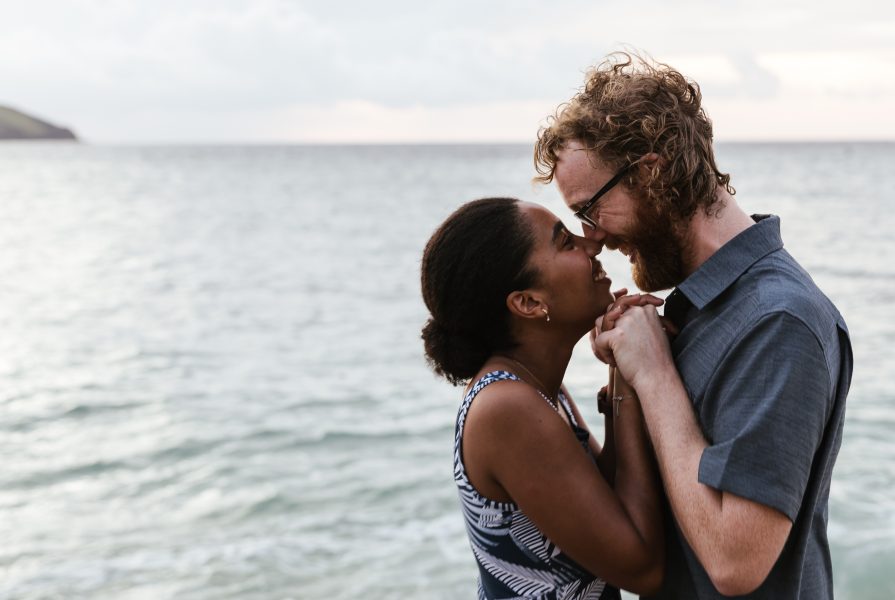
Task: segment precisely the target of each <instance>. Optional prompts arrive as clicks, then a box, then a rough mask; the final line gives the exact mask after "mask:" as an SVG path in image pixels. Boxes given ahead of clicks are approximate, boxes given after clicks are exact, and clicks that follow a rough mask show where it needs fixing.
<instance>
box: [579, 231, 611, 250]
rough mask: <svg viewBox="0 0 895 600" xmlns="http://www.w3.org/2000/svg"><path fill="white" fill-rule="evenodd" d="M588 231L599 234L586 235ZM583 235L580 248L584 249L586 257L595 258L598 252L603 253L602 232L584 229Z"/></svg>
mask: <svg viewBox="0 0 895 600" xmlns="http://www.w3.org/2000/svg"><path fill="white" fill-rule="evenodd" d="M588 230H590V231H593V232H595V233H596V232H599V235H598V236H594V235H588ZM584 233H585V235H584V237H582V238H581V246H582V247H583V248H584V250H585V252H587V255H588V256H596V255H597V254H599V253H600V252H602V251H603V238H604V237H605V235H604V234H603V232H602V231H599V230H594V229H590V228H589V227H585V232H584Z"/></svg>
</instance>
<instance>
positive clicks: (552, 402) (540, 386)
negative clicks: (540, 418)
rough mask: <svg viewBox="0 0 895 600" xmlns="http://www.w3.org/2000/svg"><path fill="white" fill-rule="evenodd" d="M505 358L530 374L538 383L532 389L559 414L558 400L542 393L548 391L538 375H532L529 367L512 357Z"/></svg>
mask: <svg viewBox="0 0 895 600" xmlns="http://www.w3.org/2000/svg"><path fill="white" fill-rule="evenodd" d="M504 358H506V359H507V360H509V361H511V362H512V363H513V364H515V365H518V366H519V367H520V368H521V369H522V370H523V371H525V372H526V373H527V374H528V376H529V377H531V378H532V379H534V381H535V383H537V385H532V386H531V387H533V388H534V389H535V391H536V392H537V393H539V394H540V395H541V397H542V398H543V399H544V400H546V401H547V402H548V404H550V406H552V407H553V410H555V411H556V412H557V413H558V412H559V402H557V401H556V400H554V399H553V398H551V397H550V396H548V395H547V394H546V393H545V392H543V391H542V390H546V389H547V386H545V385H544V384H543V383H541V380H540V379H538V377H537V375H535V374H534V373H532V372H531V369H529V368H528V367H526V366H525V365H523V364H522V363H521V362H519V361H518V360H516V359H515V358H513V357H512V356H505V357H504ZM529 385H531V384H529Z"/></svg>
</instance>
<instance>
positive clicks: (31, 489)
mask: <svg viewBox="0 0 895 600" xmlns="http://www.w3.org/2000/svg"><path fill="white" fill-rule="evenodd" d="M717 155H718V161H719V165H720V167H721V169H722V170H723V171H726V172H730V173H732V176H733V178H732V183H733V185H734V186H735V187H736V189H737V195H736V198H737V200H738V202H739V203H740V205H741V206H743V207H744V208H745V209H746V210H748V211H749V212H754V213H775V214H778V215H780V216H781V219H782V227H783V235H784V240H785V243H786V246H787V248H788V249H789V251H790V252H791V253H792V254H793V255H794V256H795V257H796V258H797V259H798V260H799V261H800V262H801V263H802V264H803V265H804V266H805V267H806V268H807V270H808V271H809V272H810V273H811V274H812V276H813V277H814V278H815V280H816V281H817V283H818V284H819V285H820V287H821V288H822V289H823V290H824V291H825V292H826V293H827V295H828V296H829V297H830V298H831V299H832V300H833V301H834V302H835V303H836V305H837V306H838V307H839V309H840V311H841V312H842V313H843V315H844V316H845V319H846V321H847V323H848V325H849V328H850V330H851V335H852V341H853V345H854V352H855V372H854V381H853V385H852V390H851V393H850V396H849V404H848V409H847V421H846V425H845V435H844V441H843V444H842V449H841V451H840V454H839V459H838V462H837V465H836V468H835V471H834V480H833V487H832V493H831V500H830V525H829V536H830V543H831V546H832V556H833V567H834V582H835V588H836V597H837V598H839V599H841V600H859V599H860V600H873V599H878V600H883V599H885V600H889V599H891V598H892V597H895V569H893V565H895V439H893V431H895V403H893V399H895V380H893V377H892V375H893V373H895V353H893V352H892V345H893V342H895V319H893V318H892V315H893V312H895V266H893V258H895V236H893V235H892V233H891V231H892V229H893V227H895V213H893V207H895V204H893V200H892V198H891V194H892V190H893V189H895V170H893V168H892V165H893V164H895V144H887V143H868V144H862V143H835V144H834V143H830V144H719V145H718V147H717ZM533 174H534V171H533V168H532V160H531V148H530V147H529V146H526V145H499V146H488V145H476V146H316V147H315V146H244V147H243V146H195V147H190V146H174V147H162V146H147V147H129V146H102V145H78V144H65V143H63V144H59V143H5V144H0V331H2V332H3V335H2V336H0V382H2V385H0V458H2V464H3V468H2V470H0V539H2V540H3V543H2V544H0V598H15V599H38V598H39V599H48V598H67V599H68V598H91V599H104V598H109V599H111V598H115V599H122V598H124V599H131V598H133V599H143V598H145V599H163V598H184V599H205V598H233V599H240V600H242V599H265V600H266V599H290V598H292V599H302V600H304V599H318V598H319V599H329V598H377V599H378V598H409V597H415V598H445V599H448V598H450V599H453V598H473V597H474V596H475V566H474V563H473V559H472V554H471V552H470V550H469V548H468V545H467V540H466V537H465V536H466V534H465V531H464V528H463V523H462V519H461V516H460V512H459V505H458V500H457V495H456V490H455V487H454V484H453V479H452V456H451V447H452V441H453V439H452V438H453V427H454V417H455V413H456V410H457V406H458V404H459V401H460V390H458V389H457V388H453V387H451V386H449V385H448V384H447V383H445V382H443V381H441V380H439V379H438V378H436V377H435V376H434V375H433V374H432V373H431V372H430V371H429V370H428V368H427V366H426V364H425V361H424V359H423V355H422V345H421V341H420V339H419V332H420V328H421V327H422V325H423V323H424V321H425V319H426V311H425V307H424V306H423V303H422V301H421V299H420V293H419V261H420V254H421V252H422V248H423V246H424V244H425V242H426V240H427V239H428V237H429V235H430V234H431V233H432V231H433V230H434V228H435V227H436V226H437V225H438V224H439V223H440V222H441V221H442V220H443V219H444V218H445V217H446V216H447V215H448V214H449V213H450V212H451V211H452V210H453V209H454V208H456V207H457V206H458V205H460V204H461V203H463V202H465V201H467V200H471V199H474V198H478V197H483V196H495V195H499V196H507V195H509V196H516V197H521V198H524V199H528V200H533V201H536V202H540V203H543V204H544V205H546V206H547V207H549V208H551V209H552V210H554V212H556V213H557V214H558V215H560V216H562V217H563V218H564V219H566V220H567V222H569V223H570V224H571V220H570V219H569V218H568V217H569V215H568V214H567V213H566V212H564V209H563V206H562V203H561V200H560V198H559V195H558V192H557V191H556V189H555V187H554V186H546V187H545V186H539V185H533V184H532V183H531V177H532V176H533ZM604 256H605V257H606V258H605V260H604V264H605V266H606V270H607V271H608V273H609V275H610V276H611V277H612V279H613V280H614V282H615V284H616V286H620V285H624V284H626V283H627V284H629V285H630V274H629V272H628V269H629V267H628V265H627V261H626V260H625V258H624V257H622V256H617V255H612V254H610V255H606V254H604ZM601 258H603V257H601ZM604 373H605V371H604V370H603V368H602V367H597V366H596V365H595V362H594V360H593V358H592V357H591V355H590V353H589V351H588V348H587V347H586V344H580V345H579V346H578V347H577V348H576V352H575V355H574V357H573V361H572V364H571V366H570V368H569V371H568V378H567V380H566V381H567V385H568V387H569V388H570V390H571V392H572V394H573V395H574V396H575V397H576V398H577V399H578V402H579V405H581V406H582V407H583V410H584V412H585V416H586V417H588V418H589V422H590V424H591V426H592V428H593V429H595V430H596V431H601V430H602V428H601V426H600V421H599V419H598V416H599V415H597V414H596V410H595V401H594V400H593V397H594V391H595V389H596V388H597V387H598V386H599V385H601V384H602V379H603V377H604ZM558 501H561V495H559V497H558Z"/></svg>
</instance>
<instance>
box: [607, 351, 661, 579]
mask: <svg viewBox="0 0 895 600" xmlns="http://www.w3.org/2000/svg"><path fill="white" fill-rule="evenodd" d="M613 372H614V377H613V381H612V383H613V391H612V398H611V400H612V406H611V408H610V412H612V414H613V425H614V427H615V439H616V457H617V458H616V467H615V493H616V494H617V495H618V497H619V499H620V500H621V503H622V505H623V506H624V507H625V510H626V511H627V513H628V516H629V517H630V519H631V521H632V522H633V523H634V526H635V527H636V529H637V531H638V532H639V533H640V535H641V536H643V539H644V541H647V540H649V541H650V544H651V545H652V544H653V543H656V542H658V545H657V546H654V547H656V548H657V554H658V556H659V557H660V559H661V560H662V562H663V563H664V548H665V545H664V528H663V525H662V501H661V497H662V484H661V480H660V478H659V471H658V466H657V465H656V460H655V456H654V455H653V452H652V449H651V446H650V442H649V435H648V433H647V430H646V424H645V422H644V418H643V410H642V408H641V406H640V400H639V399H638V398H637V394H636V392H635V391H634V388H632V387H631V386H630V385H628V382H627V381H625V378H624V377H623V376H622V374H621V372H619V371H617V370H616V369H613Z"/></svg>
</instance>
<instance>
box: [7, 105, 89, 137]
mask: <svg viewBox="0 0 895 600" xmlns="http://www.w3.org/2000/svg"><path fill="white" fill-rule="evenodd" d="M77 139H78V138H77V137H76V136H75V134H74V133H73V132H72V131H71V130H70V129H66V128H65V127H57V126H56V125H52V124H50V123H47V122H46V121H41V120H40V119H37V118H35V117H32V116H29V115H26V114H25V113H23V112H20V111H17V110H15V109H14V108H9V107H8V106H2V105H0V140H77Z"/></svg>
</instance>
